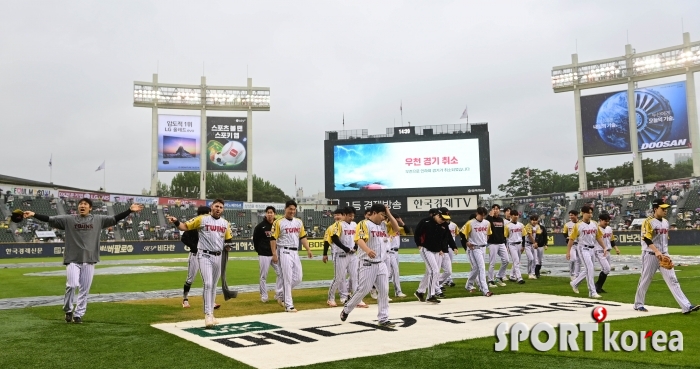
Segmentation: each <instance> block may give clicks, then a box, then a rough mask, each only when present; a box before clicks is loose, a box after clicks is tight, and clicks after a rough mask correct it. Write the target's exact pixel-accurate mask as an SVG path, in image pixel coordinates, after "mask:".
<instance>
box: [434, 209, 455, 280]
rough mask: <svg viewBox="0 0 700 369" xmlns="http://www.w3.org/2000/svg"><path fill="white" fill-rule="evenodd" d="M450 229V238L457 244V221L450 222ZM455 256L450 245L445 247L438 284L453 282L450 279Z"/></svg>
mask: <svg viewBox="0 0 700 369" xmlns="http://www.w3.org/2000/svg"><path fill="white" fill-rule="evenodd" d="M448 227H449V229H450V234H451V235H452V239H453V240H455V244H457V243H458V242H459V241H458V240H457V237H459V236H458V235H457V233H458V232H459V231H458V230H457V223H455V222H450V225H449V226H448ZM454 257H455V252H454V250H452V248H451V247H448V248H447V254H446V255H442V263H441V265H440V266H441V267H442V274H441V275H440V281H439V282H440V285H446V284H450V283H454V281H453V280H452V261H453V260H454Z"/></svg>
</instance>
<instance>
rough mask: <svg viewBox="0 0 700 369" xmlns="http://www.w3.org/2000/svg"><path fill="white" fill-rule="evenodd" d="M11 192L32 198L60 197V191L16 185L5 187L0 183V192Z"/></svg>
mask: <svg viewBox="0 0 700 369" xmlns="http://www.w3.org/2000/svg"><path fill="white" fill-rule="evenodd" d="M8 191H9V192H10V194H13V195H20V196H31V197H37V196H41V197H51V196H54V197H57V196H58V190H56V189H53V188H46V187H24V186H15V185H4V184H2V183H0V192H2V193H3V194H5V193H7V192H8Z"/></svg>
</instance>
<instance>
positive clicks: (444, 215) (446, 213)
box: [435, 208, 451, 220]
mask: <svg viewBox="0 0 700 369" xmlns="http://www.w3.org/2000/svg"><path fill="white" fill-rule="evenodd" d="M435 213H436V214H438V215H440V217H442V219H445V220H450V219H451V218H450V210H449V209H447V208H439V209H437V211H436V212H435Z"/></svg>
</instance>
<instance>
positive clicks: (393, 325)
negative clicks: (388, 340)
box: [377, 320, 396, 328]
mask: <svg viewBox="0 0 700 369" xmlns="http://www.w3.org/2000/svg"><path fill="white" fill-rule="evenodd" d="M377 325H378V326H380V327H386V328H394V327H396V323H392V322H390V321H388V320H387V321H384V322H379V323H377Z"/></svg>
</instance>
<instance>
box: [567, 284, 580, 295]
mask: <svg viewBox="0 0 700 369" xmlns="http://www.w3.org/2000/svg"><path fill="white" fill-rule="evenodd" d="M569 286H571V289H572V290H573V291H574V293H578V287H576V286H574V285H573V284H571V283H569Z"/></svg>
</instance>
